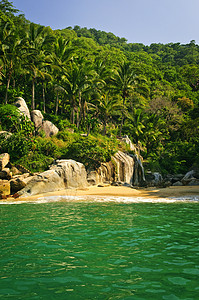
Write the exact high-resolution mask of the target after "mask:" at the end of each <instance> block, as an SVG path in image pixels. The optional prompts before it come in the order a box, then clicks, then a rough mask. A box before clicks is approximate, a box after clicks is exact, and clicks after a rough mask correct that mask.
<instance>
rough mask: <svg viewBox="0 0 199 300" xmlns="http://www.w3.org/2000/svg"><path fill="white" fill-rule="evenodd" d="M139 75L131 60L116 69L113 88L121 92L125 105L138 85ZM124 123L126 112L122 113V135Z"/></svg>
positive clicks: (112, 81)
mask: <svg viewBox="0 0 199 300" xmlns="http://www.w3.org/2000/svg"><path fill="white" fill-rule="evenodd" d="M136 80H137V75H136V73H135V71H134V69H133V68H132V66H131V64H130V63H129V62H125V61H124V62H123V63H121V64H120V65H119V68H118V69H117V70H116V71H115V74H114V75H113V77H112V78H111V83H112V85H113V90H114V91H115V92H116V93H119V94H120V95H121V97H122V100H123V105H125V104H126V99H127V97H129V96H130V95H131V93H132V92H133V90H134V88H135V85H136ZM123 123H124V112H123V113H122V118H121V125H120V135H121V132H122V127H123Z"/></svg>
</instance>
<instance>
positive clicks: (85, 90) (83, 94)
mask: <svg viewBox="0 0 199 300" xmlns="http://www.w3.org/2000/svg"><path fill="white" fill-rule="evenodd" d="M94 76H95V72H94V71H93V68H92V65H91V64H90V62H87V61H86V60H85V59H84V58H79V59H78V60H77V59H76V61H74V62H73V63H71V64H70V68H69V69H68V74H67V75H66V77H65V79H66V82H65V84H64V86H65V89H66V91H67V97H68V100H69V102H70V107H71V122H72V123H73V124H74V123H75V112H76V113H77V118H76V119H77V120H76V121H77V127H79V124H80V121H81V119H82V117H84V116H85V107H86V99H87V95H88V94H89V92H91V90H92V83H93V80H94Z"/></svg>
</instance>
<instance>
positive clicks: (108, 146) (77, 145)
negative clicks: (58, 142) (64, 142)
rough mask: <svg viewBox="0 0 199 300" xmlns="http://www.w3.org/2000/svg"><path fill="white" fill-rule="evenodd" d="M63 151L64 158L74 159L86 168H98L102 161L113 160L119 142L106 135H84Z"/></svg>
mask: <svg viewBox="0 0 199 300" xmlns="http://www.w3.org/2000/svg"><path fill="white" fill-rule="evenodd" d="M64 150H65V151H63V155H62V157H63V158H68V159H74V160H76V161H78V162H81V163H83V164H84V165H85V167H86V168H90V167H92V168H98V167H99V166H100V163H101V162H106V161H109V160H111V156H112V155H114V154H115V152H116V151H117V142H116V140H113V139H108V138H105V137H101V138H99V137H98V138H96V137H93V136H89V137H82V136H80V137H79V139H78V140H76V141H74V142H73V143H72V144H71V145H69V146H68V147H67V148H66V149H64Z"/></svg>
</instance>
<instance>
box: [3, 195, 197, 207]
mask: <svg viewBox="0 0 199 300" xmlns="http://www.w3.org/2000/svg"><path fill="white" fill-rule="evenodd" d="M72 201H73V202H115V203H174V202H199V196H193V195H190V196H182V197H168V198H145V197H121V196H68V195H64V196H46V197H45V196H44V197H40V198H38V199H37V200H31V199H30V200H15V201H10V200H7V201H0V204H4V205H5V204H6V205H8V204H24V203H26V204H44V203H50V202H72Z"/></svg>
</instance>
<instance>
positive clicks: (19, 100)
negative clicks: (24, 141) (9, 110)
mask: <svg viewBox="0 0 199 300" xmlns="http://www.w3.org/2000/svg"><path fill="white" fill-rule="evenodd" d="M14 105H15V106H16V107H17V108H18V109H19V111H20V112H21V114H23V115H24V116H25V117H27V118H28V119H29V120H30V111H29V109H28V106H27V104H26V101H25V100H24V99H23V98H21V97H18V98H17V101H16V102H15V103H14Z"/></svg>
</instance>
